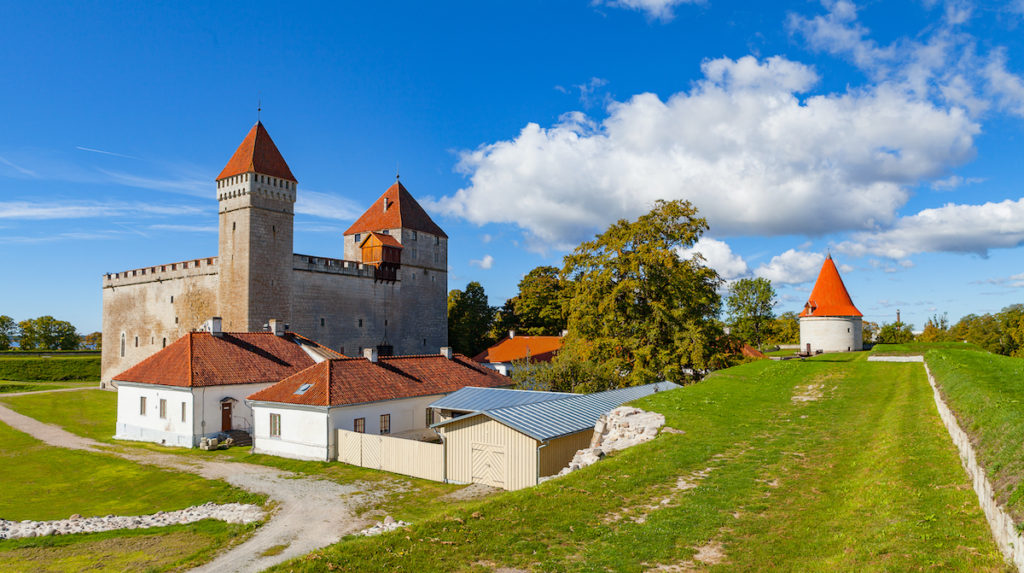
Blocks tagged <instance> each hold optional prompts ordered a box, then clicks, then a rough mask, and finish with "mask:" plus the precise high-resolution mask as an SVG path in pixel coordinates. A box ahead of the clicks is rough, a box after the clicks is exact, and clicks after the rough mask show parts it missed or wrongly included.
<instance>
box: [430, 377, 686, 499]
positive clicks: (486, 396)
mask: <svg viewBox="0 0 1024 573" xmlns="http://www.w3.org/2000/svg"><path fill="white" fill-rule="evenodd" d="M678 387H679V386H677V385H675V384H672V383H671V382H659V383H656V384H648V385H646V386H636V387H632V388H623V389H619V390H610V391H607V392H600V393H597V394H586V395H584V394H565V393H558V392H527V391H520V390H503V389H497V388H463V389H462V390H459V391H458V392H455V393H453V394H451V395H449V396H446V397H445V398H442V399H440V400H438V401H436V402H434V403H432V404H431V407H433V408H436V409H438V410H440V412H441V417H442V418H445V419H443V420H442V421H440V422H438V423H436V424H434V425H433V426H432V427H434V428H435V429H436V430H437V431H438V434H439V435H440V436H441V439H442V442H443V444H444V450H443V451H444V467H445V479H446V481H449V482H455V483H483V484H487V485H491V486H494V487H500V488H503V489H507V490H516V489H522V488H524V487H530V486H533V485H537V483H538V482H539V481H540V478H542V477H545V476H550V475H555V474H557V473H558V472H559V471H560V470H561V469H562V468H564V467H566V466H567V465H569V462H570V461H571V460H572V458H573V456H574V455H575V454H576V452H577V451H578V450H581V449H583V448H587V447H589V446H590V441H591V438H592V437H593V434H594V424H595V423H596V422H597V420H598V418H600V417H601V416H602V415H603V414H606V413H608V412H610V411H611V410H613V409H615V408H617V407H618V406H621V405H622V404H624V403H625V402H629V401H630V400H636V399H637V398H641V397H643V396H647V395H650V394H653V393H655V392H660V391H665V390H670V389H674V388H678Z"/></svg>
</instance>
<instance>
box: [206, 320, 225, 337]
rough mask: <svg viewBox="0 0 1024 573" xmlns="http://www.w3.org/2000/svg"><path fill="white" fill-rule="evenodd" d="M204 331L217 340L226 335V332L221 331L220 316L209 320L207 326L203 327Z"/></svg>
mask: <svg viewBox="0 0 1024 573" xmlns="http://www.w3.org/2000/svg"><path fill="white" fill-rule="evenodd" d="M203 330H205V331H206V332H209V333H210V334H212V335H214V336H216V337H217V338H220V337H221V336H223V335H224V331H223V330H222V329H221V318H220V317H219V316H214V317H211V318H210V320H207V321H206V324H204V325H203Z"/></svg>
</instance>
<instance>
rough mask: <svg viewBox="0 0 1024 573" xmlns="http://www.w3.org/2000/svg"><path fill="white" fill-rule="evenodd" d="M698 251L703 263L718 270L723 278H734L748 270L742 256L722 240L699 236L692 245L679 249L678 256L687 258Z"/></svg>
mask: <svg viewBox="0 0 1024 573" xmlns="http://www.w3.org/2000/svg"><path fill="white" fill-rule="evenodd" d="M698 253H699V254H700V255H701V256H702V257H704V264H705V265H707V266H708V267H711V268H712V269H714V270H715V271H716V272H718V275H719V276H721V277H722V278H723V279H726V280H731V279H736V278H739V277H742V276H743V275H746V274H747V273H748V272H749V269H748V267H747V262H746V261H744V260H743V257H741V256H739V255H737V254H736V253H734V252H732V248H731V247H730V246H729V245H728V243H725V242H723V241H716V240H715V239H710V238H708V237H701V238H700V240H699V241H697V244H695V245H694V246H692V247H690V248H688V249H679V256H680V258H683V259H689V258H690V257H692V256H693V255H694V254H698Z"/></svg>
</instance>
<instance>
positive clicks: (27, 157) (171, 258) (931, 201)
mask: <svg viewBox="0 0 1024 573" xmlns="http://www.w3.org/2000/svg"><path fill="white" fill-rule="evenodd" d="M0 9H2V10H0V11H2V13H3V14H4V15H5V16H4V24H5V25H4V34H3V35H2V38H0V77H3V78H4V79H5V82H4V83H5V89H3V90H0V126H2V130H0V268H3V274H2V276H3V280H0V301H2V302H0V314H8V315H11V316H13V317H15V318H16V319H18V320H22V319H25V318H29V317H35V316H39V315H43V314H52V315H54V316H57V317H58V318H62V319H66V320H70V321H71V322H72V323H74V324H75V325H76V326H77V327H78V328H79V330H80V331H83V332H91V331H94V330H98V329H99V328H100V322H101V293H100V277H101V275H102V274H103V273H105V272H117V271H123V270H127V269H132V268H138V267H143V266H149V265H155V264H161V263H169V262H175V261H181V260H185V259H191V258H197V257H205V256H214V255H216V254H217V240H216V213H217V210H216V202H215V198H214V197H215V187H214V181H213V180H214V177H215V176H216V175H217V173H218V172H219V171H220V169H221V168H222V167H223V165H224V164H225V163H226V162H227V160H228V158H229V157H230V156H231V153H232V152H233V151H234V149H235V147H236V146H237V145H238V143H239V142H240V141H241V139H242V138H243V137H244V135H245V134H246V132H247V131H248V130H249V128H250V127H251V126H252V124H253V123H254V122H255V120H256V106H257V101H260V100H262V105H263V112H262V120H263V122H264V124H265V125H266V126H267V129H268V130H269V132H270V133H271V135H272V136H273V138H274V140H275V142H276V143H277V145H278V147H279V148H280V149H281V151H282V153H283V154H284V156H285V158H286V160H287V161H288V163H289V165H290V166H291V169H292V171H293V172H294V173H295V175H296V177H297V178H298V180H299V187H298V189H299V197H300V199H299V203H298V204H297V212H298V214H297V216H296V233H295V250H296V252H299V253H304V254H312V255H320V256H334V257H340V256H341V253H342V243H341V233H342V232H343V231H344V229H345V228H346V227H347V226H348V225H349V224H350V223H351V222H352V221H353V220H354V218H355V217H356V216H358V214H359V213H361V212H362V210H363V209H365V208H366V207H367V206H368V205H369V204H370V203H372V202H373V200H375V199H376V198H377V197H378V196H379V195H380V193H382V192H383V191H384V190H385V189H386V188H387V187H388V186H389V185H390V184H391V182H392V181H393V180H394V174H395V171H396V168H397V169H399V170H400V172H401V175H402V181H403V183H405V184H406V186H407V187H408V188H409V190H410V191H411V192H412V193H413V194H414V195H415V196H416V197H417V198H419V199H420V200H421V202H422V203H423V205H424V206H425V207H427V208H428V210H429V211H430V212H431V214H432V215H433V216H434V218H435V220H436V221H437V222H438V223H439V224H440V225H441V226H442V227H443V228H444V229H445V230H446V231H447V233H448V234H449V236H450V237H451V241H450V252H449V261H450V265H451V269H450V275H449V287H450V288H461V287H463V286H464V285H465V284H466V283H467V282H468V281H472V280H477V281H480V282H481V283H482V284H483V285H484V287H485V289H486V291H487V293H488V294H489V295H490V298H491V304H494V305H498V304H501V303H502V302H503V301H504V300H505V298H507V297H509V296H512V295H514V294H515V293H516V284H517V283H518V281H519V279H520V278H521V277H522V275H524V274H525V273H526V272H528V271H529V270H530V269H532V268H533V267H535V266H538V265H543V264H551V265H556V266H558V265H560V262H561V257H562V255H564V254H565V253H566V252H567V249H570V248H571V247H572V246H573V245H575V244H577V243H578V242H580V241H581V240H584V239H587V238H589V237H591V236H593V234H594V233H596V232H599V231H600V230H601V229H603V228H604V227H605V226H607V224H608V223H610V222H612V221H614V220H616V219H618V218H622V217H629V218H635V217H636V216H638V215H639V214H641V213H643V212H645V211H646V210H648V209H649V208H650V206H651V205H652V204H653V202H654V201H655V200H657V199H659V198H665V199H675V198H685V199H689V200H691V201H693V202H694V203H695V204H696V205H697V206H698V207H699V208H700V209H701V212H702V214H704V215H705V216H707V218H708V221H709V224H710V225H711V230H710V232H709V233H708V234H707V235H706V237H705V238H704V239H703V240H702V242H701V243H700V244H699V245H698V246H697V247H696V250H698V251H699V252H701V253H702V254H703V255H704V256H705V258H706V259H707V260H708V263H709V264H710V265H712V266H713V267H715V268H716V269H718V270H719V272H720V273H721V274H722V275H723V276H725V277H726V278H728V279H736V278H739V277H743V276H764V277H767V278H770V279H771V280H772V281H773V283H774V284H775V286H776V289H777V291H778V292H779V295H780V303H779V306H778V307H777V310H778V311H779V312H783V311H786V310H799V309H800V308H801V306H802V304H803V302H804V301H805V300H806V297H807V296H808V293H809V290H810V287H811V286H812V284H813V279H814V278H815V276H816V274H817V271H818V269H819V268H820V266H821V262H822V260H823V257H824V256H825V254H826V253H827V252H829V250H831V252H832V254H833V256H834V257H835V259H836V261H837V263H838V264H839V265H840V269H841V271H842V273H843V277H844V279H845V281H846V284H847V286H848V288H849V290H850V292H851V294H852V296H853V298H854V302H855V303H856V304H857V305H858V307H859V308H860V310H861V311H862V312H863V313H864V314H865V317H866V319H868V320H873V321H876V322H891V321H892V320H894V318H895V313H896V309H897V308H900V309H902V311H903V317H904V320H905V321H909V322H911V323H913V324H914V325H915V327H916V328H918V329H920V328H921V327H922V326H923V324H924V321H925V319H926V318H927V317H928V316H931V315H932V314H940V315H941V314H942V313H944V312H946V313H948V314H949V317H950V319H951V320H953V321H955V320H957V319H958V318H960V317H961V316H962V315H964V314H967V313H983V312H995V311H998V310H999V309H1000V308H1002V307H1004V306H1006V305H1008V304H1012V303H1016V302H1024V301H1022V300H1021V297H1020V292H1021V286H1024V268H1022V264H1021V263H1022V257H1021V254H1022V253H1021V249H1020V244H1021V243H1022V241H1024V199H1022V197H1024V189H1022V184H1021V183H1022V181H1024V170H1022V169H1021V167H1020V162H1021V158H1022V157H1024V34H1022V33H1021V32H1022V31H1024V27H1022V26H1024V1H1022V0H1012V1H1009V2H988V3H973V2H968V1H950V2H945V3H943V2H940V1H937V0H935V1H925V2H903V3H897V2H891V3H880V2H874V3H862V4H853V3H849V2H824V3H820V4H819V3H814V2H793V3H788V4H784V3H750V4H747V3H728V2H720V1H716V0H708V1H705V2H681V1H673V0H618V1H614V0H609V1H597V2H591V1H589V0H580V1H578V2H570V1H561V2H530V1H525V2H472V3H470V2H467V3H447V4H445V3H442V4H434V3H423V2H408V3H406V2H384V3H343V4H342V3H332V4H329V5H321V6H302V7H288V8H281V7H280V6H279V5H275V4H271V3H261V2H246V3H228V2H222V3H211V4H210V5H208V6H201V5H198V4H188V3H127V2H125V3H120V2H119V3H113V2H95V3H85V2H80V3H74V4H72V5H68V4H66V3H47V2H32V3H27V2H21V3H10V2H2V3H0ZM684 254H686V255H689V253H684Z"/></svg>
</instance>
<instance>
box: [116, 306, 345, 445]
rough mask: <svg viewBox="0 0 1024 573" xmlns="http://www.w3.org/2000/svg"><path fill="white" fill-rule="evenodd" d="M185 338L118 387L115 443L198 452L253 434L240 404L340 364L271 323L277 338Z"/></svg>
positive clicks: (209, 334) (216, 324)
mask: <svg viewBox="0 0 1024 573" xmlns="http://www.w3.org/2000/svg"><path fill="white" fill-rule="evenodd" d="M207 324H208V328H209V330H208V331H203V332H190V333H188V334H186V335H185V336H182V337H181V338H179V339H178V340H177V341H175V342H173V343H172V344H170V345H168V346H167V347H166V348H164V349H162V350H160V351H158V352H157V353H155V354H153V355H152V356H150V357H149V358H146V359H145V360H143V361H142V362H140V363H138V364H136V365H135V366H133V367H132V368H129V369H128V370H126V371H124V372H122V373H121V374H118V375H116V376H114V380H116V381H117V385H118V391H117V429H116V433H115V435H114V437H115V438H116V439H119V440H135V441H143V442H154V443H157V444H165V445H169V446H182V447H186V448H188V447H195V446H198V445H199V440H200V439H201V438H203V437H217V436H218V435H222V434H226V433H228V432H232V431H235V432H237V431H244V432H247V433H250V432H251V431H252V421H253V420H252V410H251V409H250V408H249V406H248V405H247V404H246V403H245V397H246V396H248V395H249V394H252V393H253V392H256V391H257V390H261V389H263V388H266V387H267V386H270V385H271V384H273V383H275V382H278V381H280V380H282V379H284V378H286V377H287V376H289V375H291V374H294V373H296V372H299V371H301V370H303V369H305V368H308V367H310V366H313V365H314V364H316V363H317V362H322V361H323V360H325V359H327V358H334V357H338V356H340V355H339V354H338V353H336V352H333V351H332V350H330V349H329V348H325V347H323V346H320V345H319V344H317V343H315V342H313V341H311V340H309V339H307V338H304V337H302V336H299V335H297V334H294V333H291V332H285V331H284V329H283V325H281V324H280V323H277V322H276V321H272V328H274V329H275V332H243V333H228V332H220V320H219V319H213V320H211V321H209V322H208V323H207Z"/></svg>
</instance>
